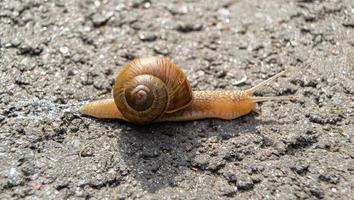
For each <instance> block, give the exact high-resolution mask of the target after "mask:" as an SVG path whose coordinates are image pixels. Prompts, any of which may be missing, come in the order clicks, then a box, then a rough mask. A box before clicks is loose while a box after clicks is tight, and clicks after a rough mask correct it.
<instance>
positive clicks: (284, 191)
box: [0, 0, 354, 199]
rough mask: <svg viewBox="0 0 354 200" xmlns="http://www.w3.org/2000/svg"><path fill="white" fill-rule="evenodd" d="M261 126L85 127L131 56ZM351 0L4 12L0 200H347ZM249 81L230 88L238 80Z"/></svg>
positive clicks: (13, 4)
mask: <svg viewBox="0 0 354 200" xmlns="http://www.w3.org/2000/svg"><path fill="white" fill-rule="evenodd" d="M156 54H159V55H165V56H168V57H170V58H172V59H173V60H174V61H175V62H177V63H178V64H179V65H180V66H182V67H183V69H184V70H185V72H186V73H187V75H188V78H189V80H190V81H191V84H192V86H193V88H194V89H201V90H203V89H236V88H238V87H241V88H242V89H245V88H249V87H251V86H252V85H255V84H256V83H258V82H260V81H261V80H264V79H266V78H267V77H270V76H271V75H273V74H275V73H277V72H279V71H281V70H283V69H284V68H287V69H288V70H289V73H288V76H287V77H283V78H280V79H279V81H278V82H276V83H274V84H273V85H272V86H269V87H267V88H265V89H264V90H263V91H261V92H259V93H258V95H274V96H275V95H295V96H296V97H297V100H296V101H294V102H267V103H263V104H262V105H260V106H259V107H260V109H261V111H262V114H261V115H256V114H251V115H248V116H246V117H243V118H240V119H236V120H233V121H220V120H203V121H196V122H186V123H163V124H155V125H151V126H146V127H139V126H134V125H132V124H129V123H125V122H120V121H109V120H103V121H102V120H95V119H91V118H87V117H82V116H80V114H79V113H78V107H79V106H80V105H81V104H83V103H84V102H86V101H88V100H93V99H100V98H105V97H110V94H111V86H112V84H113V82H114V77H115V73H116V71H117V70H118V69H119V68H120V67H121V66H122V65H123V64H124V63H125V62H127V61H129V60H131V59H133V58H134V57H138V56H144V55H156ZM353 71H354V3H353V1H351V0H342V1H340V0H317V1H316V0H291V1H290V0H289V1H283V0H273V1H268V0H257V1H247V0H234V1H232V0H223V1H214V0H209V1H186V2H185V3H181V1H177V0H175V1H169V0H165V1H157V0H156V1H149V0H140V1H129V0H126V1H108V0H105V1H94V0H85V1H83V0H73V1H64V0H60V1H59V0H49V1H39V0H38V1H32V0H21V1H18V0H1V1H0V82H1V85H0V127H1V128H0V141H1V143H0V163H1V164H0V199H18V198H26V199H48V198H55V199H67V198H69V199H103V198H106V199H224V198H225V199H227V198H231V199H233V198H245V199H246V198H247V199H250V198H251V199H321V198H323V199H353V196H354V162H353V159H354V145H353V142H354V141H353V134H354V127H353V121H354V119H353V118H354V103H353V102H354V86H353V85H354V80H353V79H354V78H353V77H354V72H353ZM244 76H247V77H248V79H247V81H246V82H245V83H244V84H243V85H241V86H239V85H238V86H236V85H237V82H238V81H239V80H240V79H242V77H244Z"/></svg>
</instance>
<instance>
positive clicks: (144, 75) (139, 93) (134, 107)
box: [80, 57, 291, 124]
mask: <svg viewBox="0 0 354 200" xmlns="http://www.w3.org/2000/svg"><path fill="white" fill-rule="evenodd" d="M284 72H285V71H283V72H280V73H278V74H276V75H274V76H273V77H271V78H269V79H267V80H265V81H263V82H261V83H259V84H258V85H256V86H254V87H252V88H250V89H248V90H244V91H239V90H229V91H227V90H219V91H218V90H216V91H192V89H191V87H190V85H189V82H188V80H187V77H186V75H185V74H184V73H183V71H182V70H181V68H180V67H178V66H177V65H176V64H174V63H173V62H172V61H170V60H169V59H167V58H164V57H142V58H137V59H135V60H132V61H130V62H128V63H127V64H126V65H125V66H123V68H122V69H121V70H120V72H119V73H118V75H117V77H116V79H115V84H114V87H113V99H104V100H97V101H94V102H90V103H87V104H85V105H83V106H82V107H81V108H80V113H81V114H83V115H88V116H92V117H95V118H104V119H122V120H125V121H129V122H132V123H136V124H149V123H155V122H164V121H189V120H198V119H206V118H219V119H225V120H231V119H235V118H238V117H240V116H243V115H246V114H248V113H250V112H252V111H254V110H255V107H256V103H257V102H262V101H269V100H290V99H291V97H289V96H278V97H257V96H253V93H254V92H255V91H256V90H258V89H260V88H261V87H262V86H264V85H265V84H268V83H269V82H271V81H273V80H275V79H276V78H278V77H280V76H281V75H283V74H284Z"/></svg>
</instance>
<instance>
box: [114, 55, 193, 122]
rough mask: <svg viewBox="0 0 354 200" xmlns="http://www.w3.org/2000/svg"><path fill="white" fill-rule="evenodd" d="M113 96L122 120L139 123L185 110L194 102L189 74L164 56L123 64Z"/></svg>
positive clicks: (144, 58) (139, 59)
mask: <svg viewBox="0 0 354 200" xmlns="http://www.w3.org/2000/svg"><path fill="white" fill-rule="evenodd" d="M113 97H114V102H115V104H116V105H117V107H118V109H119V110H120V111H121V113H122V115H123V117H124V118H126V119H127V120H129V121H131V122H135V123H139V124H147V123H150V122H152V121H155V120H156V119H158V118H159V117H161V116H162V115H163V114H164V113H173V112H176V111H179V110H181V109H183V108H186V107H187V106H189V105H190V104H191V103H192V100H193V95H192V90H191V87H190V85H189V82H188V80H187V77H186V75H185V74H184V73H183V71H182V70H181V69H180V67H178V66H177V65H176V64H174V63H173V62H172V61H170V60H169V59H167V58H164V57H143V58H138V59H135V60H133V61H130V62H129V63H127V64H126V65H124V66H123V68H122V69H121V71H120V72H119V73H118V75H117V77H116V81H115V85H114V88H113Z"/></svg>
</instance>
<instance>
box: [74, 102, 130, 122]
mask: <svg viewBox="0 0 354 200" xmlns="http://www.w3.org/2000/svg"><path fill="white" fill-rule="evenodd" d="M79 111H80V113H81V114H83V115H86V116H91V117H95V118H101V119H124V117H123V115H122V114H121V113H120V111H119V110H118V108H117V106H116V104H115V103H114V100H113V99H102V100H97V101H93V102H89V103H86V104H84V105H83V106H81V107H80V109H79Z"/></svg>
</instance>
